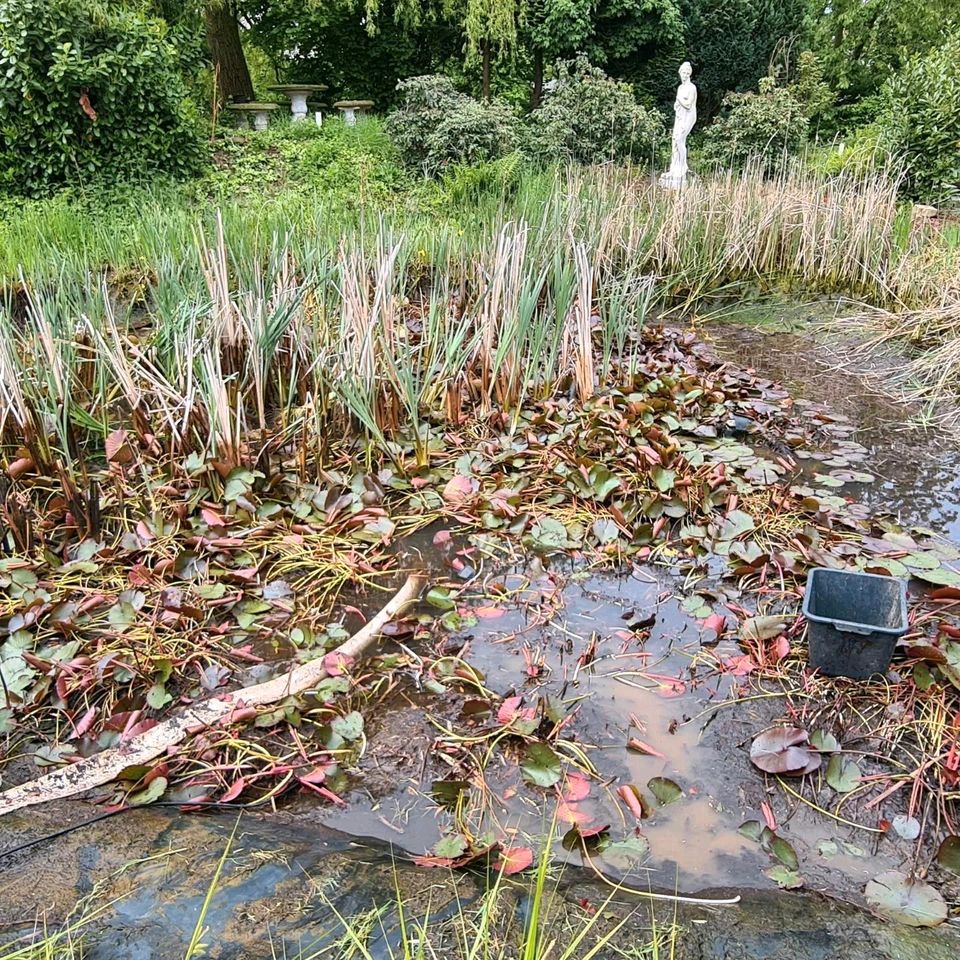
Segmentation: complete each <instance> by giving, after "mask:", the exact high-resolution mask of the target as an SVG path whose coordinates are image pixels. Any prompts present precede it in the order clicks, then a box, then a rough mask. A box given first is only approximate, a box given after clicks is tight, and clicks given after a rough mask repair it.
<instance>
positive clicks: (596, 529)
mask: <svg viewBox="0 0 960 960" xmlns="http://www.w3.org/2000/svg"><path fill="white" fill-rule="evenodd" d="M591 529H592V530H593V535H594V536H595V537H596V538H597V542H598V543H613V542H614V541H615V540H616V539H617V538H618V537H619V536H620V528H619V527H618V526H617V525H616V523H615V522H614V521H613V520H610V519H609V518H607V517H601V518H600V519H599V520H594V522H593V527H592V528H591Z"/></svg>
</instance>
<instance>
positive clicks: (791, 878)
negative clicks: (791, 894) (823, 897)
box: [763, 867, 803, 890]
mask: <svg viewBox="0 0 960 960" xmlns="http://www.w3.org/2000/svg"><path fill="white" fill-rule="evenodd" d="M763 875H764V876H765V877H769V878H770V879H771V880H772V881H773V882H774V883H775V884H776V885H777V886H778V887H780V889H781V890H798V889H799V888H800V887H802V886H803V878H802V877H801V876H800V874H799V873H797V871H796V870H788V869H787V868H786V867H771V868H770V869H769V870H764V871H763Z"/></svg>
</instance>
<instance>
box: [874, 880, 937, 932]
mask: <svg viewBox="0 0 960 960" xmlns="http://www.w3.org/2000/svg"><path fill="white" fill-rule="evenodd" d="M864 896H865V897H866V900H867V903H868V904H869V905H870V906H871V907H873V909H874V910H876V911H877V913H878V914H880V916H881V917H886V918H887V919H888V920H897V921H899V922H900V923H904V924H907V925H908V926H911V927H935V926H937V924H939V923H943V921H944V920H946V919H947V905H946V903H945V902H944V900H943V897H942V896H940V894H939V893H938V892H937V891H936V890H935V889H934V888H933V887H931V886H930V884H928V883H922V882H921V881H919V880H913V879H911V878H910V877H908V876H907V875H906V874H903V873H899V872H898V871H896V870H888V871H887V872H886V873H881V874H880V876H878V877H874V879H873V880H871V881H870V882H869V883H868V884H867V887H866V890H865V891H864Z"/></svg>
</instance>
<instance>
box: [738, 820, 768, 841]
mask: <svg viewBox="0 0 960 960" xmlns="http://www.w3.org/2000/svg"><path fill="white" fill-rule="evenodd" d="M737 833H740V834H742V835H743V836H745V837H746V838H747V839H748V840H755V841H757V842H759V841H760V835H761V834H762V833H763V824H762V823H761V822H760V821H759V820H745V821H744V822H743V823H741V824H740V826H739V827H737Z"/></svg>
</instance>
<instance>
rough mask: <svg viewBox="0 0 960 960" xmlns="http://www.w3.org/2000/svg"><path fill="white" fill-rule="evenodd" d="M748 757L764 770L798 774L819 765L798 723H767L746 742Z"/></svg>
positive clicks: (814, 768)
mask: <svg viewBox="0 0 960 960" xmlns="http://www.w3.org/2000/svg"><path fill="white" fill-rule="evenodd" d="M750 760H751V761H752V763H753V764H754V766H757V767H759V768H760V769H761V770H763V771H765V772H766V773H785V774H794V775H800V774H803V773H812V772H813V771H814V770H816V769H817V767H819V766H820V755H819V754H818V753H816V752H814V751H813V750H811V749H810V745H809V734H808V733H807V731H806V730H803V729H801V728H800V727H771V728H770V729H769V730H764V731H763V733H761V734H760V735H759V736H758V737H757V738H756V739H755V740H754V741H753V743H752V744H751V745H750Z"/></svg>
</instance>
